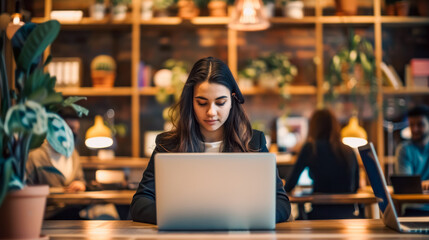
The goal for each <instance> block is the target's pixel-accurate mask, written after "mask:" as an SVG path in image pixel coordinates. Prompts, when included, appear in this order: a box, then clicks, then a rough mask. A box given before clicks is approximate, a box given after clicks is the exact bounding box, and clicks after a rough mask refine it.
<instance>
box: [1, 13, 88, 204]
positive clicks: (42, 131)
mask: <svg viewBox="0 0 429 240" xmlns="http://www.w3.org/2000/svg"><path fill="white" fill-rule="evenodd" d="M59 31H60V24H59V22H58V21H56V20H51V21H47V22H45V23H41V24H38V25H36V24H34V23H27V24H25V25H24V26H22V27H21V28H20V29H19V30H18V31H17V32H16V33H15V35H14V36H13V38H12V39H11V43H12V47H13V52H14V57H15V62H16V70H15V78H16V79H15V90H14V91H12V90H11V89H10V88H9V86H8V80H7V76H6V65H5V64H4V48H3V46H4V42H5V32H4V31H3V30H0V37H1V38H0V46H1V48H0V51H1V54H0V60H1V62H0V76H1V79H0V87H1V103H2V105H1V111H0V113H1V117H0V149H1V151H2V154H1V155H0V204H1V203H2V202H3V199H4V197H5V196H6V194H7V192H8V191H9V190H14V189H21V188H23V187H24V186H25V178H26V176H25V166H26V161H27V157H28V152H29V150H30V149H32V148H36V147H39V146H40V145H41V144H42V142H43V140H44V139H45V138H48V140H49V139H51V140H50V143H51V142H53V145H54V146H53V147H54V149H55V150H56V151H58V152H60V153H62V154H63V155H66V156H69V155H70V154H71V152H72V151H73V149H74V142H73V135H72V134H71V130H70V128H69V127H68V125H67V124H66V123H65V121H64V120H63V119H62V118H61V117H60V116H58V115H57V114H56V113H55V112H56V111H58V110H60V109H61V108H63V107H65V106H71V107H73V108H74V109H75V110H76V111H77V112H78V114H79V115H87V114H88V110H87V109H85V108H83V107H81V106H79V105H77V104H75V102H76V101H78V100H81V99H82V98H74V97H72V98H68V99H65V100H64V98H63V96H62V94H61V93H59V92H56V91H55V81H56V78H55V77H52V76H51V75H50V74H49V73H47V72H44V71H43V67H44V66H46V65H47V64H48V63H49V62H50V59H51V58H50V57H48V58H47V60H46V61H45V63H43V64H41V60H42V53H43V51H44V50H45V49H46V47H48V46H49V45H50V44H51V43H52V42H53V41H54V40H55V38H56V37H57V35H58V33H59ZM11 99H15V105H12V101H11Z"/></svg>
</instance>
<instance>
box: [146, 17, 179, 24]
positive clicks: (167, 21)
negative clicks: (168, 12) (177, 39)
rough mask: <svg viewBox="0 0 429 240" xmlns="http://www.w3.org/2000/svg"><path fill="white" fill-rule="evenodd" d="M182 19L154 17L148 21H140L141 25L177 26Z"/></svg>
mask: <svg viewBox="0 0 429 240" xmlns="http://www.w3.org/2000/svg"><path fill="white" fill-rule="evenodd" d="M181 23H182V19H181V18H179V17H156V18H152V19H150V20H141V21H140V24H141V25H179V24H181Z"/></svg>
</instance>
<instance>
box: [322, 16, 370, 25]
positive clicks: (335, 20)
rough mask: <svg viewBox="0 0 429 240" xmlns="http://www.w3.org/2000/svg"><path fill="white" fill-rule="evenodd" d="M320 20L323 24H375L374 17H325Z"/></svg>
mask: <svg viewBox="0 0 429 240" xmlns="http://www.w3.org/2000/svg"><path fill="white" fill-rule="evenodd" d="M318 19H319V21H320V22H322V23H329V24H344V23H348V24H350V23H361V24H362V23H363V24H373V23H374V22H375V17H374V16H323V17H320V18H318Z"/></svg>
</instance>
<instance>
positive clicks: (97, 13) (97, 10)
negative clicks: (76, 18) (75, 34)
mask: <svg viewBox="0 0 429 240" xmlns="http://www.w3.org/2000/svg"><path fill="white" fill-rule="evenodd" d="M105 10H106V6H104V4H103V3H95V4H94V5H92V6H91V7H90V8H89V13H90V16H91V18H93V19H95V20H102V19H103V18H104V13H105Z"/></svg>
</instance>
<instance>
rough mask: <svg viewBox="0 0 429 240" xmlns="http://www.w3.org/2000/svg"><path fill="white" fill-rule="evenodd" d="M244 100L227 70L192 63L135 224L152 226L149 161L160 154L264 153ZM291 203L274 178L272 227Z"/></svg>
mask: <svg viewBox="0 0 429 240" xmlns="http://www.w3.org/2000/svg"><path fill="white" fill-rule="evenodd" d="M243 103H244V98H243V95H242V94H241V92H240V89H239V88H238V85H237V83H236V82H235V80H234V77H233V76H232V74H231V71H230V70H229V68H228V66H227V65H226V64H225V63H223V62H222V61H221V60H219V59H216V58H213V57H208V58H203V59H200V60H199V61H197V62H196V63H195V64H194V66H193V68H192V70H191V73H190V74H189V77H188V79H187V81H186V83H185V86H184V88H183V91H182V95H181V97H180V100H179V102H178V103H177V104H176V106H175V111H177V112H178V114H176V115H177V116H178V118H177V119H175V120H173V123H175V126H174V128H173V130H172V131H169V132H165V133H162V134H160V135H158V136H157V138H156V147H155V150H154V151H153V154H152V157H151V158H150V161H149V164H148V166H147V168H146V170H145V172H144V173H143V179H142V180H141V182H140V184H139V186H138V189H137V192H136V194H135V195H134V197H133V200H132V203H131V216H132V219H133V220H134V221H139V222H146V223H152V224H156V207H155V194H156V193H155V176H154V175H155V174H154V155H155V154H156V153H159V152H268V150H267V147H266V142H265V136H264V134H263V133H262V132H259V131H256V130H252V128H251V125H250V122H249V119H248V118H247V116H246V114H245V112H244V109H243V107H242V105H241V104H243ZM290 211H291V210H290V203H289V199H288V198H287V196H286V193H285V191H284V189H283V184H282V181H281V180H280V178H279V177H278V175H277V200H276V222H283V221H286V220H287V219H288V218H289V215H290Z"/></svg>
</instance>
